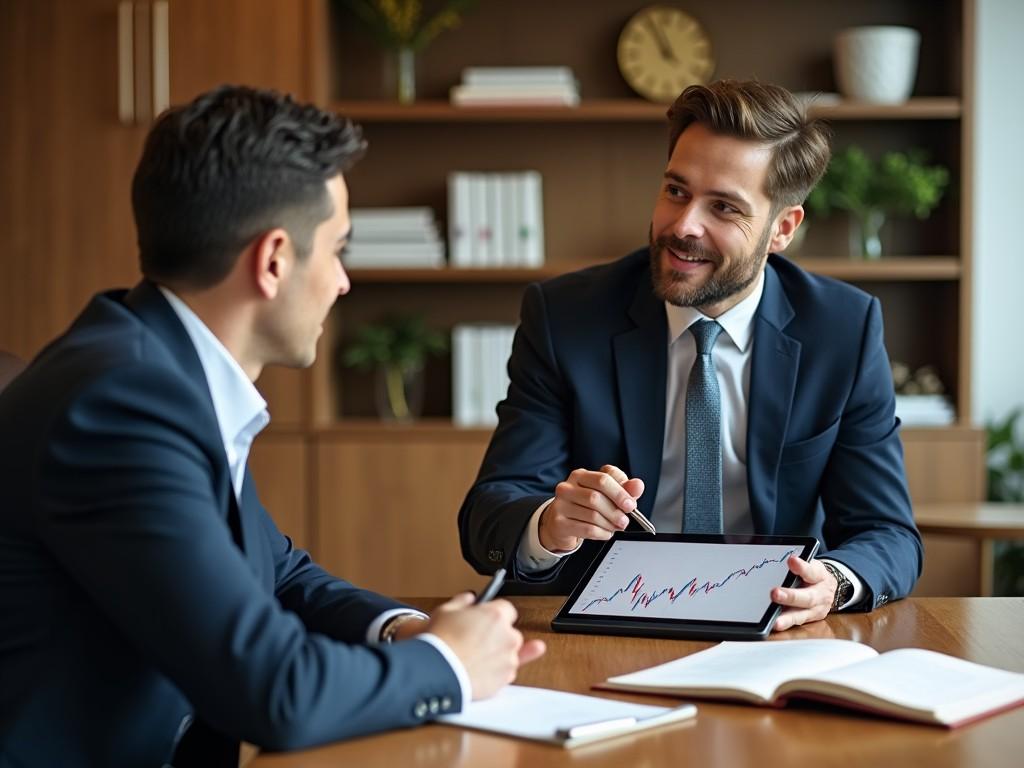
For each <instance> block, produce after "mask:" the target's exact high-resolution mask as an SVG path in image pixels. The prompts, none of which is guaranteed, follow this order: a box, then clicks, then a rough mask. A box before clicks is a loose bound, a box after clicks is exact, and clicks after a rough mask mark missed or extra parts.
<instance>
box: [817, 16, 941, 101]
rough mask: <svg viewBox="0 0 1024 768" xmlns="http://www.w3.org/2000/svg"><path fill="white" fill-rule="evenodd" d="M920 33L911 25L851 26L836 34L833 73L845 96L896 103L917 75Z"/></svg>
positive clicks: (909, 90) (903, 98) (906, 95)
mask: <svg viewBox="0 0 1024 768" xmlns="http://www.w3.org/2000/svg"><path fill="white" fill-rule="evenodd" d="M920 44H921V33H920V32H918V31H917V30H916V29H911V28H910V27H853V28H851V29H845V30H843V31H842V32H840V33H839V34H838V35H836V40H835V54H834V56H835V58H834V64H835V74H836V82H837V84H838V86H839V91H840V92H841V93H842V94H843V96H845V97H846V98H848V99H853V100H855V101H868V102H874V103H877V104H899V103H901V102H904V101H906V100H907V99H908V98H910V94H911V93H912V92H913V90H914V79H915V78H916V77H917V53H918V49H919V47H920Z"/></svg>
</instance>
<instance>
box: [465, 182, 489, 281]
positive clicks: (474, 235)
mask: <svg viewBox="0 0 1024 768" xmlns="http://www.w3.org/2000/svg"><path fill="white" fill-rule="evenodd" d="M486 185H487V179H486V174H483V173H472V174H470V175H469V221H470V226H471V229H470V232H471V241H470V242H471V245H470V263H471V264H472V266H474V267H486V266H488V265H489V264H490V262H491V228H490V222H489V221H488V211H487V189H486Z"/></svg>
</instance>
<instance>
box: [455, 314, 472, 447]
mask: <svg viewBox="0 0 1024 768" xmlns="http://www.w3.org/2000/svg"><path fill="white" fill-rule="evenodd" d="M475 330H476V329H475V328H473V327H472V326H470V325H465V324H460V325H456V326H455V327H454V328H452V422H453V423H454V424H455V426H457V427H471V426H475V424H476V413H475V412H474V407H473V380H472V379H473V375H474V373H473V357H472V356H473V353H474V349H473V334H474V331H475Z"/></svg>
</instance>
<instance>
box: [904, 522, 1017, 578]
mask: <svg viewBox="0 0 1024 768" xmlns="http://www.w3.org/2000/svg"><path fill="white" fill-rule="evenodd" d="M914 522H916V523H917V527H918V529H919V530H920V531H921V533H931V534H938V535H942V536H958V537H963V538H970V539H974V540H975V541H976V542H977V543H978V567H979V569H980V575H979V581H978V583H979V585H980V591H981V594H982V595H984V596H988V595H991V594H992V566H993V557H992V541H993V539H1024V504H1010V503H995V504H986V503H978V502H965V503H946V504H919V505H916V506H915V507H914Z"/></svg>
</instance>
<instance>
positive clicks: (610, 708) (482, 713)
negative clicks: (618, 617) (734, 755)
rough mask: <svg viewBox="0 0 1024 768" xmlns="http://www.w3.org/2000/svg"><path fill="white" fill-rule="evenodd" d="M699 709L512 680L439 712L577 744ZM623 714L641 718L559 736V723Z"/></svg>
mask: <svg viewBox="0 0 1024 768" xmlns="http://www.w3.org/2000/svg"><path fill="white" fill-rule="evenodd" d="M696 711H697V710H696V708H695V707H693V706H692V705H689V706H688V707H654V706H650V705H648V704H632V703H630V702H625V701H615V700H613V699H601V698H598V697H596V696H583V695H581V694H577V693H565V692H564V691H552V690H549V689H547V688H530V687H527V686H522V685H510V686H508V687H506V688H504V689H502V690H501V691H500V692H499V693H498V694H497V695H496V696H493V697H491V698H489V699H484V700H483V701H474V702H471V703H470V704H469V705H468V706H467V707H466V708H465V709H464V710H463V711H462V712H460V713H459V714H457V715H443V716H442V717H439V718H438V720H437V722H439V723H442V724H445V725H458V726H462V727H464V728H475V729H477V730H482V731H491V732H493V733H500V734H505V735H507V736H516V737H519V738H523V739H535V740H538V741H546V742H551V743H558V744H564V745H565V746H569V747H571V746H575V745H576V744H577V743H585V742H588V741H597V740H598V739H602V738H610V737H612V736H617V735H621V734H623V733H633V732H635V731H638V730H643V729H645V728H649V727H652V726H655V725H660V724H661V723H663V722H664V723H668V722H673V721H675V720H684V719H688V718H691V717H693V716H694V715H695V714H696ZM623 717H635V718H636V719H637V723H636V724H634V725H629V726H625V727H620V728H618V729H615V730H609V731H608V732H606V733H601V734H598V735H596V736H593V737H587V738H584V739H573V740H571V741H565V740H563V739H560V738H558V737H557V736H556V732H557V731H558V729H559V728H569V727H572V726H577V725H583V724H585V723H593V722H596V721H602V720H613V719H616V718H623Z"/></svg>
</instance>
